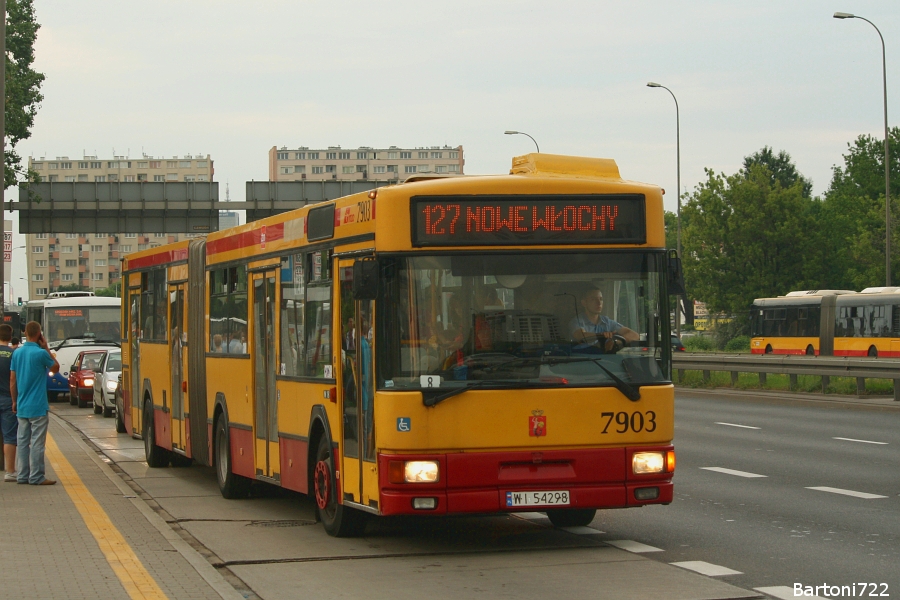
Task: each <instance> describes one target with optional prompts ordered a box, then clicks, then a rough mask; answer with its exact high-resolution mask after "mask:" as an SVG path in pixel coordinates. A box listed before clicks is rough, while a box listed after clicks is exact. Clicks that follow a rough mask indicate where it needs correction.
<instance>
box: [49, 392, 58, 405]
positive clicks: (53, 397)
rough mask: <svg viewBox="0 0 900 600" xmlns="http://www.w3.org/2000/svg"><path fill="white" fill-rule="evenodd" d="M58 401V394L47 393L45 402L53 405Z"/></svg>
mask: <svg viewBox="0 0 900 600" xmlns="http://www.w3.org/2000/svg"><path fill="white" fill-rule="evenodd" d="M57 400H59V392H47V402H48V403H50V404H53V403H54V402H56V401H57Z"/></svg>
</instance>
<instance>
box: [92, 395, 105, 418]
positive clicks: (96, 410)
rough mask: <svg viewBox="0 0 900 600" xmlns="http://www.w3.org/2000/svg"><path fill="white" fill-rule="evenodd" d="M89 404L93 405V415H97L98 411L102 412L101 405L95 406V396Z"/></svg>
mask: <svg viewBox="0 0 900 600" xmlns="http://www.w3.org/2000/svg"><path fill="white" fill-rule="evenodd" d="M91 404H93V405H94V414H95V415H99V414H100V413H102V412H103V407H102V406H97V399H96V398H95V399H94V401H93V402H92V403H91Z"/></svg>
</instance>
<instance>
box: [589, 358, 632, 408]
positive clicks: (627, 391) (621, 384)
mask: <svg viewBox="0 0 900 600" xmlns="http://www.w3.org/2000/svg"><path fill="white" fill-rule="evenodd" d="M588 360H590V361H591V362H592V363H594V364H595V365H597V366H598V367H600V368H601V369H603V371H604V372H605V373H606V374H607V375H609V378H610V379H612V380H613V383H615V384H616V389H618V390H619V391H620V392H622V393H623V394H624V395H625V397H626V398H628V399H629V400H631V401H632V402H637V401H638V400H640V399H641V392H640V391H639V390H637V389H635V388H633V387H631V385H630V384H628V383H627V382H626V381H625V380H624V379H622V378H620V377H619V376H618V375H616V374H615V373H613V372H612V371H610V370H609V369H607V368H606V367H604V366H603V365H601V364H600V359H599V358H591V359H588Z"/></svg>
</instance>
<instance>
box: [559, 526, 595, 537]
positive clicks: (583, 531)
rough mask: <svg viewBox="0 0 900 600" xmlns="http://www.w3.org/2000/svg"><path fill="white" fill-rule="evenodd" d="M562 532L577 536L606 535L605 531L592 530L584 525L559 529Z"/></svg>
mask: <svg viewBox="0 0 900 600" xmlns="http://www.w3.org/2000/svg"><path fill="white" fill-rule="evenodd" d="M560 529H562V530H563V531H568V532H569V533H577V534H578V535H597V534H598V533H606V532H605V531H600V530H599V529H594V528H593V527H586V526H584V525H577V526H575V527H560Z"/></svg>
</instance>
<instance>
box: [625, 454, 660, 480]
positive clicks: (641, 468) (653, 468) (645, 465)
mask: <svg viewBox="0 0 900 600" xmlns="http://www.w3.org/2000/svg"><path fill="white" fill-rule="evenodd" d="M631 469H632V471H633V472H634V474H635V475H641V474H645V473H663V472H664V471H665V470H666V453H665V452H635V453H634V456H633V457H632V459H631Z"/></svg>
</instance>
